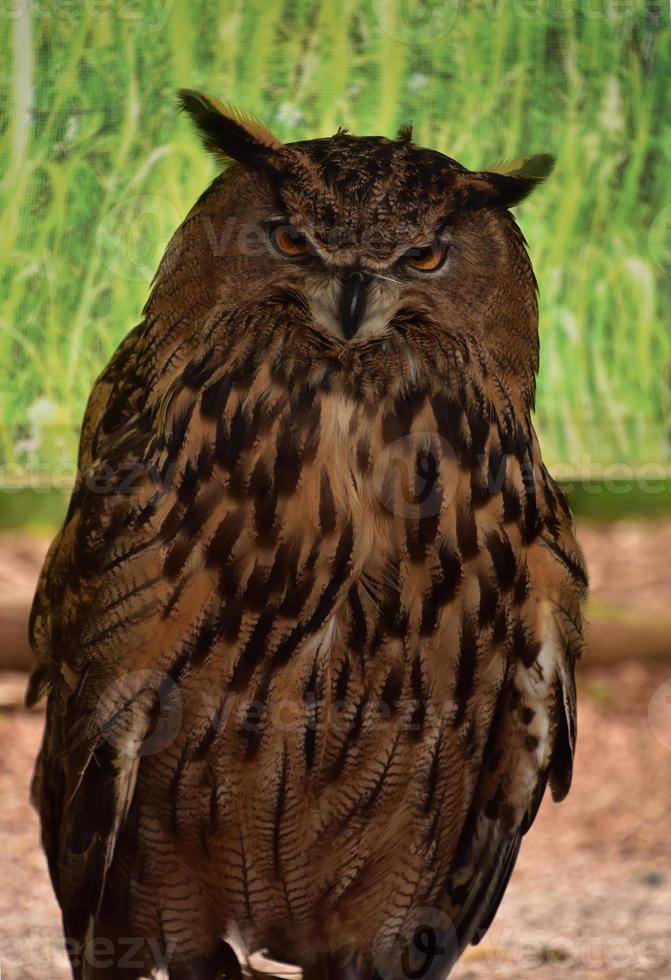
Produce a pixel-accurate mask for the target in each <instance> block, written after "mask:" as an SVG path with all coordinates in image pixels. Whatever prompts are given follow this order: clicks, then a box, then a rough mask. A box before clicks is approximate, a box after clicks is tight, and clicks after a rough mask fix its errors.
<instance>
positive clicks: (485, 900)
mask: <svg viewBox="0 0 671 980" xmlns="http://www.w3.org/2000/svg"><path fill="white" fill-rule="evenodd" d="M180 98H181V104H182V106H183V108H184V109H185V110H186V111H187V112H188V114H189V115H190V116H191V117H192V119H193V121H194V122H195V125H196V127H197V128H198V130H199V131H200V133H201V135H202V137H203V139H204V142H205V145H206V146H207V148H208V149H209V150H211V151H213V152H214V153H215V155H217V157H218V158H219V159H220V160H221V161H222V167H221V171H222V172H221V173H220V175H219V176H218V177H217V178H216V179H215V180H214V182H213V183H212V184H211V186H210V187H209V188H208V189H207V190H206V191H205V192H204V193H203V194H202V196H201V197H200V198H199V200H198V201H197V202H196V204H195V205H194V207H193V208H192V210H191V211H190V213H189V214H188V215H187V217H186V219H185V220H184V222H183V224H182V225H181V227H180V228H179V229H178V231H177V232H176V234H175V236H174V237H173V239H172V240H171V242H170V243H169V245H168V248H167V250H166V253H165V255H164V257H163V260H162V261H161V264H160V267H159V269H158V272H157V275H156V277H155V280H154V282H153V286H152V290H151V294H150V297H149V300H148V302H147V304H146V306H145V308H144V311H143V316H142V321H141V323H140V324H139V325H138V326H137V327H136V328H135V329H134V330H133V331H132V332H131V333H130V334H129V335H128V336H127V337H126V339H125V340H124V341H123V343H122V344H121V346H120V347H119V348H118V350H117V351H116V353H115V354H114V356H113V358H112V360H111V362H110V363H109V365H108V366H107V368H106V369H105V370H104V371H103V373H102V374H101V376H100V377H99V379H98V381H97V383H96V384H95V386H94V388H93V391H92V394H91V396H90V399H89V403H88V407H87V410H86V414H85V419H84V423H83V429H82V435H81V445H80V453H79V462H78V478H77V482H76V485H75V488H74V491H73V494H72V499H71V502H70V506H69V510H68V512H67V516H66V518H65V522H64V525H63V528H62V530H61V531H60V534H59V535H58V537H57V538H56V540H55V541H54V543H53V545H52V547H51V550H50V552H49V554H48V557H47V559H46V563H45V566H44V569H43V572H42V575H41V579H40V582H39V585H38V589H37V593H36V597H35V601H34V606H33V612H32V616H31V626H30V630H31V641H32V646H33V649H34V652H35V655H36V659H37V664H36V667H35V670H34V672H33V676H32V679H31V683H30V687H29V693H28V702H29V703H33V702H35V701H36V700H37V699H38V698H39V697H40V696H42V695H43V694H45V693H46V695H47V710H46V729H45V735H44V742H43V745H42V748H41V752H40V755H39V758H38V761H37V764H36V770H35V776H34V782H33V797H34V801H35V804H36V806H37V809H38V811H39V815H40V818H41V825H42V838H43V844H44V848H45V851H46V855H47V859H48V864H49V869H50V874H51V878H52V882H53V887H54V889H55V892H56V896H57V898H58V901H59V903H60V907H61V910H62V917H63V929H64V934H65V937H66V943H67V949H68V952H69V955H70V959H71V962H72V971H73V976H74V977H76V978H103V977H105V978H111V977H122V978H136V977H148V976H151V975H155V974H156V973H157V971H163V972H162V973H161V975H167V976H168V977H169V978H170V980H187V978H203V980H210V978H212V980H213V978H215V977H221V976H229V977H236V976H239V975H240V972H241V971H245V972H246V973H248V974H249V973H252V974H254V973H256V974H259V973H261V974H263V973H264V972H265V973H266V974H268V973H275V974H278V973H279V975H285V972H284V971H285V970H287V969H290V966H288V965H293V967H294V968H300V970H301V971H302V973H303V976H304V977H306V978H309V980H317V978H326V977H329V978H336V977H349V978H352V980H354V978H357V980H373V978H377V977H379V978H382V980H403V978H417V977H423V976H427V977H431V978H442V977H446V976H447V975H448V974H449V973H450V971H451V969H452V967H453V965H454V964H455V962H456V961H457V959H458V957H459V955H460V954H461V952H462V951H463V950H464V948H465V947H466V946H467V945H468V944H470V943H477V942H478V941H479V940H480V939H481V938H482V936H483V935H484V933H485V931H486V929H487V928H488V926H489V924H490V922H491V921H492V918H493V916H494V915H495V913H496V910H497V906H498V905H499V902H500V900H501V898H502V895H503V893H504V891H505V889H506V886H507V884H508V881H509V878H510V875H511V872H512V869H513V866H514V864H515V860H516V858H517V854H518V851H519V848H520V842H521V840H522V837H523V836H524V834H525V833H526V832H527V830H528V829H529V827H530V825H531V824H532V822H533V820H534V817H535V815H536V812H537V810H538V807H539V804H540V802H541V799H542V797H543V795H544V793H545V790H546V786H547V784H548V783H549V785H550V788H551V792H552V796H553V797H554V799H555V800H561V799H562V798H563V797H564V796H565V795H566V793H567V791H568V789H569V785H570V782H571V769H572V758H573V751H574V745H575V731H576V726H575V687H574V664H575V662H576V659H577V658H578V657H579V656H580V653H581V650H582V645H583V640H582V635H583V628H582V618H581V608H582V604H583V599H584V596H585V592H586V587H587V580H586V574H585V568H584V564H583V559H582V556H581V553H580V550H579V548H578V546H577V544H576V540H575V538H574V534H573V530H572V518H571V514H570V511H569V508H568V505H567V502H566V499H565V497H564V495H563V493H562V491H561V490H560V489H559V487H558V486H557V484H556V483H555V482H554V481H553V480H552V478H551V477H550V475H549V473H548V471H547V470H546V468H545V466H544V465H543V461H542V457H541V452H540V448H539V445H538V441H537V438H536V434H535V432H534V429H533V426H532V422H531V412H532V409H533V406H534V392H535V375H536V371H537V368H538V352H539V341H538V307H537V287H536V280H535V278H534V274H533V271H532V268H531V264H530V261H529V257H528V255H527V251H526V247H525V241H524V238H523V236H522V234H521V232H520V231H519V229H518V227H517V225H516V223H515V220H514V218H513V216H512V215H511V212H510V208H511V207H512V206H514V205H516V204H517V203H519V202H520V201H521V200H522V199H523V198H524V197H525V196H526V195H527V194H528V193H529V192H530V191H531V190H532V189H534V188H535V187H536V186H537V185H538V184H539V183H540V182H541V181H542V179H543V178H544V177H545V176H547V174H548V173H549V171H550V169H551V167H552V159H551V158H550V157H548V156H537V157H527V158H522V159H520V160H518V161H515V162H513V163H511V164H508V165H506V166H501V167H498V168H492V169H490V170H485V171H477V172H475V171H469V170H467V169H465V168H464V167H463V166H461V165H460V164H459V163H457V162H456V161H455V160H453V159H450V158H449V157H447V156H444V155H443V154H442V153H439V152H437V151H434V150H430V149H426V148H422V147H420V146H417V145H415V144H414V143H413V141H412V133H411V130H410V128H409V127H404V128H403V129H402V130H401V131H400V132H399V134H398V136H397V137H396V138H394V139H387V138H383V137H355V136H352V135H349V134H348V133H347V131H344V130H340V131H339V132H338V133H336V135H334V136H332V137H330V138H322V139H312V140H306V141H300V142H294V143H289V144H283V143H281V142H280V141H279V140H278V139H277V138H276V137H275V136H274V135H273V134H272V133H271V132H270V131H269V130H268V129H266V128H265V127H264V126H263V125H262V124H261V123H259V122H258V121H257V120H255V119H252V118H247V117H245V116H243V115H241V114H238V113H236V112H235V111H233V110H231V109H230V108H228V107H226V106H224V105H223V104H221V103H219V102H217V101H216V100H214V99H211V98H209V97H207V96H204V95H201V94H199V93H196V92H192V91H186V90H185V91H182V92H181V94H180Z"/></svg>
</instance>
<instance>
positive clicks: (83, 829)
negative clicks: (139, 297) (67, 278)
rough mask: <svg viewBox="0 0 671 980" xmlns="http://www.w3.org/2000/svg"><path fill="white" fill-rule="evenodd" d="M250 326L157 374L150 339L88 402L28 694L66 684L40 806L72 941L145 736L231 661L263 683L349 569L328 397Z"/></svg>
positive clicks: (41, 594)
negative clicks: (294, 386) (322, 454)
mask: <svg viewBox="0 0 671 980" xmlns="http://www.w3.org/2000/svg"><path fill="white" fill-rule="evenodd" d="M255 315H261V314H259V313H258V311H257V313H256V314H255ZM285 315H286V314H285ZM238 326H239V330H238V331H235V330H234V329H233V330H231V331H230V334H231V335H232V336H233V337H242V338H248V339H247V340H245V341H240V340H238V341H237V343H236V346H235V349H234V348H233V346H232V344H229V345H227V344H226V343H224V342H223V341H222V342H221V343H219V341H218V340H217V338H216V336H214V337H211V338H209V342H208V346H207V353H206V354H204V355H203V354H200V355H198V354H193V353H188V351H193V350H194V349H196V350H197V345H193V344H191V345H190V344H187V345H184V347H185V350H186V351H187V353H185V354H184V355H183V356H180V355H179V354H176V355H175V356H174V357H172V358H169V359H168V360H167V361H162V362H161V363H160V364H158V365H157V364H156V359H155V358H152V357H150V356H149V353H150V352H151V349H152V344H153V343H154V341H153V339H152V334H151V330H150V329H149V328H147V329H146V330H144V331H140V332H138V333H136V334H135V335H134V336H133V337H132V338H131V339H130V340H129V341H127V342H126V343H125V344H124V345H123V346H122V348H121V349H120V351H119V352H118V354H117V355H116V357H115V358H114V360H113V361H112V364H111V365H110V367H109V368H108V369H107V371H106V372H105V373H104V374H103V376H102V377H101V379H100V380H99V382H98V384H97V385H96V389H95V390H94V392H93V394H92V396H91V401H90V403H89V409H88V412H87V416H86V420H85V423H84V429H83V435H82V447H81V453H80V459H81V472H80V479H79V482H78V486H77V489H76V491H75V493H74V494H73V498H72V502H71V505H70V509H69V511H68V515H67V518H66V521H65V524H64V527H63V529H62V531H61V533H60V535H59V537H58V539H57V540H56V542H55V543H54V546H53V547H52V549H51V551H50V553H49V556H48V558H47V562H46V565H45V568H44V570H43V573H42V577H41V580H40V583H39V587H38V591H37V595H36V598H35V603H34V609H33V615H32V624H31V636H32V643H33V648H34V650H35V654H36V656H37V660H38V666H37V668H36V671H35V675H34V679H33V682H32V685H31V699H34V698H35V697H37V696H38V695H39V692H40V690H41V689H43V688H44V687H45V686H47V687H48V688H49V691H50V693H49V703H48V712H47V726H46V732H45V739H44V743H43V748H42V752H41V757H40V760H39V763H38V767H37V771H36V777H35V782H34V796H35V801H36V804H37V806H38V808H39V810H40V814H41V818H42V825H43V835H44V845H45V849H46V852H47V855H48V860H49V866H50V870H51V875H52V878H53V882H54V887H55V891H56V893H57V896H58V898H59V902H60V904H61V907H62V909H63V915H64V923H65V930H66V935H68V936H74V937H79V938H81V937H82V936H83V935H84V934H85V933H86V929H87V927H88V924H89V923H90V921H91V920H92V919H93V918H95V916H96V913H97V911H98V909H99V905H100V901H101V898H102V894H103V889H104V885H105V879H106V875H107V871H108V869H109V866H110V862H111V859H112V855H113V852H114V846H115V841H116V838H117V835H118V833H119V830H120V828H121V827H122V825H123V822H124V820H125V819H126V815H127V813H128V810H129V806H130V805H131V801H132V798H133V793H134V789H135V781H136V778H137V774H138V767H139V765H140V764H141V758H142V754H143V751H145V746H146V743H147V740H148V739H151V738H152V737H153V736H154V735H155V730H156V729H157V726H158V725H159V723H160V722H161V721H162V720H164V719H163V716H164V715H165V713H166V711H167V712H168V715H169V713H170V706H171V703H172V701H174V700H175V699H177V700H178V699H179V697H180V691H182V688H181V687H180V685H181V684H183V683H184V682H185V679H186V678H187V676H188V675H189V674H193V673H194V672H196V671H197V670H198V669H199V668H200V667H201V666H202V665H203V663H204V662H205V661H206V660H207V662H208V664H209V665H211V664H212V663H213V661H214V663H215V668H214V669H216V671H218V674H217V684H216V689H217V690H220V691H225V690H227V689H229V688H230V689H233V690H240V689H243V690H244V689H245V688H246V686H247V685H248V684H249V683H250V679H251V678H252V677H254V678H258V685H259V686H260V688H263V686H264V684H265V685H267V684H268V683H269V676H270V674H271V673H272V671H273V670H275V669H276V668H277V667H278V666H280V665H281V664H283V663H285V662H286V661H287V660H288V659H289V657H290V656H291V654H292V652H293V651H294V650H295V649H296V647H297V646H298V645H299V643H300V642H301V641H302V640H303V639H305V637H306V636H308V635H310V634H311V633H314V632H316V631H318V630H319V628H320V626H321V625H322V623H323V622H324V621H325V619H326V617H327V616H328V614H329V612H330V611H331V610H332V607H333V605H334V603H335V602H336V601H337V599H338V597H339V596H340V595H341V594H343V593H344V592H345V591H346V589H347V586H348V583H349V580H350V577H351V573H352V552H353V540H354V534H353V528H352V525H351V523H349V522H347V521H346V520H345V518H344V517H342V516H341V514H340V513H339V511H338V507H337V499H334V491H333V488H331V487H329V486H325V485H324V477H323V474H322V471H321V466H320V459H319V455H318V451H317V450H318V442H319V424H320V423H319V406H318V404H316V405H313V404H312V401H311V392H310V390H309V388H307V387H306V390H305V392H304V393H303V394H302V395H301V394H299V401H300V402H301V405H300V408H301V411H300V413H299V414H298V417H297V416H296V413H295V411H294V409H295V404H291V405H290V404H289V400H288V398H287V396H286V392H285V391H284V390H283V389H282V387H281V385H279V384H276V383H275V381H274V378H273V365H272V364H265V363H264V362H263V358H264V356H265V352H264V350H263V349H261V348H260V346H259V345H258V344H256V345H255V336H256V332H255V330H254V324H253V323H244V324H239V325H238ZM283 328H286V324H283V323H281V322H280V318H279V317H278V329H283ZM148 352H149V353H148ZM150 364H151V365H153V367H152V371H153V373H152V374H150V373H148V370H147V365H150ZM299 480H300V481H302V484H303V485H304V486H305V487H306V488H307V490H308V492H307V493H306V494H305V495H304V499H307V500H308V501H313V502H314V512H313V511H312V510H310V508H309V507H308V508H307V509H306V505H305V503H302V502H301V501H300V500H298V499H297V495H296V494H295V492H294V491H295V489H296V486H297V484H298V482H299ZM310 506H311V505H310ZM320 511H321V513H320ZM325 515H326V516H325ZM325 519H326V521H327V523H328V530H329V533H328V534H327V535H325V536H324V535H322V534H320V527H321V523H322V522H323V521H324V520H325ZM195 686H196V688H197V684H196V685H195Z"/></svg>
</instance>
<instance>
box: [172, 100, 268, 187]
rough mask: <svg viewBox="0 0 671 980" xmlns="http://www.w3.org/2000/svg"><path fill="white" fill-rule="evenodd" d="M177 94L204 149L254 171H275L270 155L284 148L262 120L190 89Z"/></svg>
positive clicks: (181, 106)
mask: <svg viewBox="0 0 671 980" xmlns="http://www.w3.org/2000/svg"><path fill="white" fill-rule="evenodd" d="M178 97H179V104H180V108H181V109H183V110H184V111H185V112H188V114H189V115H190V116H191V119H192V120H193V122H194V124H195V126H196V129H197V130H198V131H199V133H200V136H201V139H202V140H203V144H204V145H205V148H206V149H207V150H209V151H210V152H211V153H214V154H215V155H216V156H219V157H225V158H226V159H230V160H237V161H238V163H242V164H245V166H248V167H253V168H254V169H257V170H258V169H262V170H269V171H273V172H274V171H275V169H276V168H275V167H274V166H273V157H274V156H277V155H278V154H280V153H281V152H282V151H283V150H284V149H285V147H284V144H283V143H280V141H279V140H278V139H277V138H276V137H275V136H273V134H272V133H271V132H270V130H269V129H267V128H266V127H265V126H264V125H263V123H262V122H260V121H259V120H258V119H255V118H254V117H253V116H245V115H243V114H242V113H240V112H237V111H236V110H235V109H233V108H231V107H230V106H226V105H224V104H223V103H222V102H219V100H218V99H213V98H211V96H209V95H203V93H202V92H195V91H193V90H192V89H186V88H182V89H180V90H179V92H178Z"/></svg>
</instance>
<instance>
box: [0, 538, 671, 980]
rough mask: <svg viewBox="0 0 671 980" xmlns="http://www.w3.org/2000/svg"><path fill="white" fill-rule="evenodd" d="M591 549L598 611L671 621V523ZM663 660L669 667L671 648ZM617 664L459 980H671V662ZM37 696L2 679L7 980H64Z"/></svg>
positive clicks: (593, 683)
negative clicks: (45, 834)
mask: <svg viewBox="0 0 671 980" xmlns="http://www.w3.org/2000/svg"><path fill="white" fill-rule="evenodd" d="M582 540H583V543H584V545H585V549H586V551H587V554H588V563H589V565H590V569H591V573H592V579H593V583H594V586H595V595H596V600H595V602H596V608H597V610H598V608H617V609H618V610H620V611H622V610H624V611H625V612H627V611H629V612H631V613H632V615H634V614H635V617H636V616H637V617H638V618H639V619H655V617H660V616H661V617H662V619H663V620H664V617H665V616H666V615H668V611H669V610H668V607H669V598H670V597H671V588H670V582H669V579H670V578H671V560H670V558H669V555H670V554H671V523H669V522H666V523H664V524H657V525H648V526H647V528H646V530H645V531H643V532H641V530H640V528H638V527H637V526H636V525H634V524H627V523H625V524H622V525H617V526H613V527H611V528H609V529H607V530H606V529H603V528H598V527H597V528H586V529H584V531H583V534H582ZM1 545H2V542H1V541H0V559H1V554H2V547H1ZM41 550H42V549H39V548H38V549H37V551H38V555H39V553H41ZM24 551H25V549H24ZM627 554H629V556H630V557H629V559H628V558H627ZM646 556H647V557H646ZM5 568H7V562H5ZM24 572H25V568H24ZM27 574H28V575H30V572H28V573H27ZM1 577H2V561H1V560H0V578H1ZM663 646H664V649H666V650H667V652H668V653H669V654H671V634H670V633H666V634H665V636H664V645H663ZM607 652H608V651H607V650H606V651H605V654H604V651H603V650H602V651H601V652H600V655H599V656H598V657H597V656H595V657H594V659H593V660H592V663H591V664H590V660H589V656H588V658H587V662H586V664H585V666H584V667H583V668H582V669H581V671H580V674H579V738H578V750H577V756H576V766H575V779H574V785H573V789H572V791H571V793H570V795H569V797H568V799H567V800H566V801H565V802H564V803H562V804H561V805H556V804H554V803H552V801H551V800H550V799H546V800H545V801H544V803H543V805H542V807H541V810H540V813H539V816H538V818H537V820H536V823H535V824H534V826H533V828H532V830H531V831H530V833H529V835H528V836H527V838H526V840H525V843H524V846H523V848H522V852H521V856H520V859H519V861H518V864H517V867H516V870H515V872H514V874H513V878H512V882H511V885H510V887H509V888H508V891H507V893H506V896H505V898H504V901H503V904H502V906H501V909H500V912H499V914H498V916H497V918H496V920H495V922H494V925H493V926H492V928H491V929H490V931H489V933H488V934H487V937H486V938H485V940H484V941H483V943H482V944H481V945H480V946H479V947H475V948H471V949H470V950H469V951H468V952H467V954H466V955H465V956H464V958H463V959H462V961H461V963H460V965H459V967H458V968H457V969H456V970H455V973H454V977H455V978H456V980H483V978H485V977H486V978H501V980H507V978H511V980H512V978H519V977H528V978H533V980H561V978H563V977H572V978H577V980H631V978H636V977H646V978H650V980H662V978H664V980H668V978H669V977H671V833H669V827H671V823H670V817H669V814H670V813H671V655H670V656H669V657H668V659H664V658H662V659H661V660H660V659H659V657H657V659H654V658H652V659H651V658H649V657H647V656H646V649H645V648H644V646H641V644H634V645H633V646H632V648H631V650H630V654H629V656H626V655H625V656H623V655H620V657H619V659H618V660H617V661H616V662H613V663H608V662H607ZM24 683H25V676H24V675H22V674H13V675H9V674H6V675H4V677H3V676H2V675H0V695H2V692H3V690H4V697H3V696H0V704H2V703H4V705H5V707H4V709H0V746H1V747H2V750H1V751H0V800H2V806H1V807H0V842H1V845H2V872H3V874H2V881H3V885H4V887H2V888H0V977H1V978H2V980H38V978H39V980H42V978H53V980H65V978H67V977H68V976H69V972H68V969H67V966H66V960H65V956H64V954H63V952H62V951H61V946H60V927H59V917H58V910H57V907H56V903H55V901H54V898H53V896H52V893H51V888H50V885H49V882H48V877H47V872H46V865H45V861H44V858H43V856H42V853H41V851H40V848H39V845H38V827H37V819H36V817H35V815H34V813H33V811H32V810H31V808H30V806H29V803H28V784H29V779H30V773H31V769H32V765H33V761H34V757H35V754H36V752H37V748H38V744H39V740H40V735H41V729H42V725H43V718H44V715H43V712H42V711H41V710H39V709H38V710H35V711H32V712H26V711H24V710H22V709H20V708H19V707H17V704H18V700H19V698H18V696H17V695H18V694H19V693H20V689H21V688H22V687H23V685H24Z"/></svg>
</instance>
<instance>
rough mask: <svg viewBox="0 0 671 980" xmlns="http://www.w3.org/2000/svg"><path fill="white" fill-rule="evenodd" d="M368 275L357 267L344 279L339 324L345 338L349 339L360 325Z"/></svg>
mask: <svg viewBox="0 0 671 980" xmlns="http://www.w3.org/2000/svg"><path fill="white" fill-rule="evenodd" d="M369 282H370V276H369V275H368V274H367V273H366V272H361V271H360V270H359V269H357V270H356V271H354V272H350V273H348V275H347V278H346V279H345V282H344V284H343V290H342V299H341V303H340V325H341V327H342V332H343V334H344V335H345V338H346V339H347V340H351V339H352V337H353V336H354V334H355V333H356V332H357V330H358V329H359V327H360V326H361V320H362V318H363V314H364V310H365V309H366V290H367V288H368V283H369Z"/></svg>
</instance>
